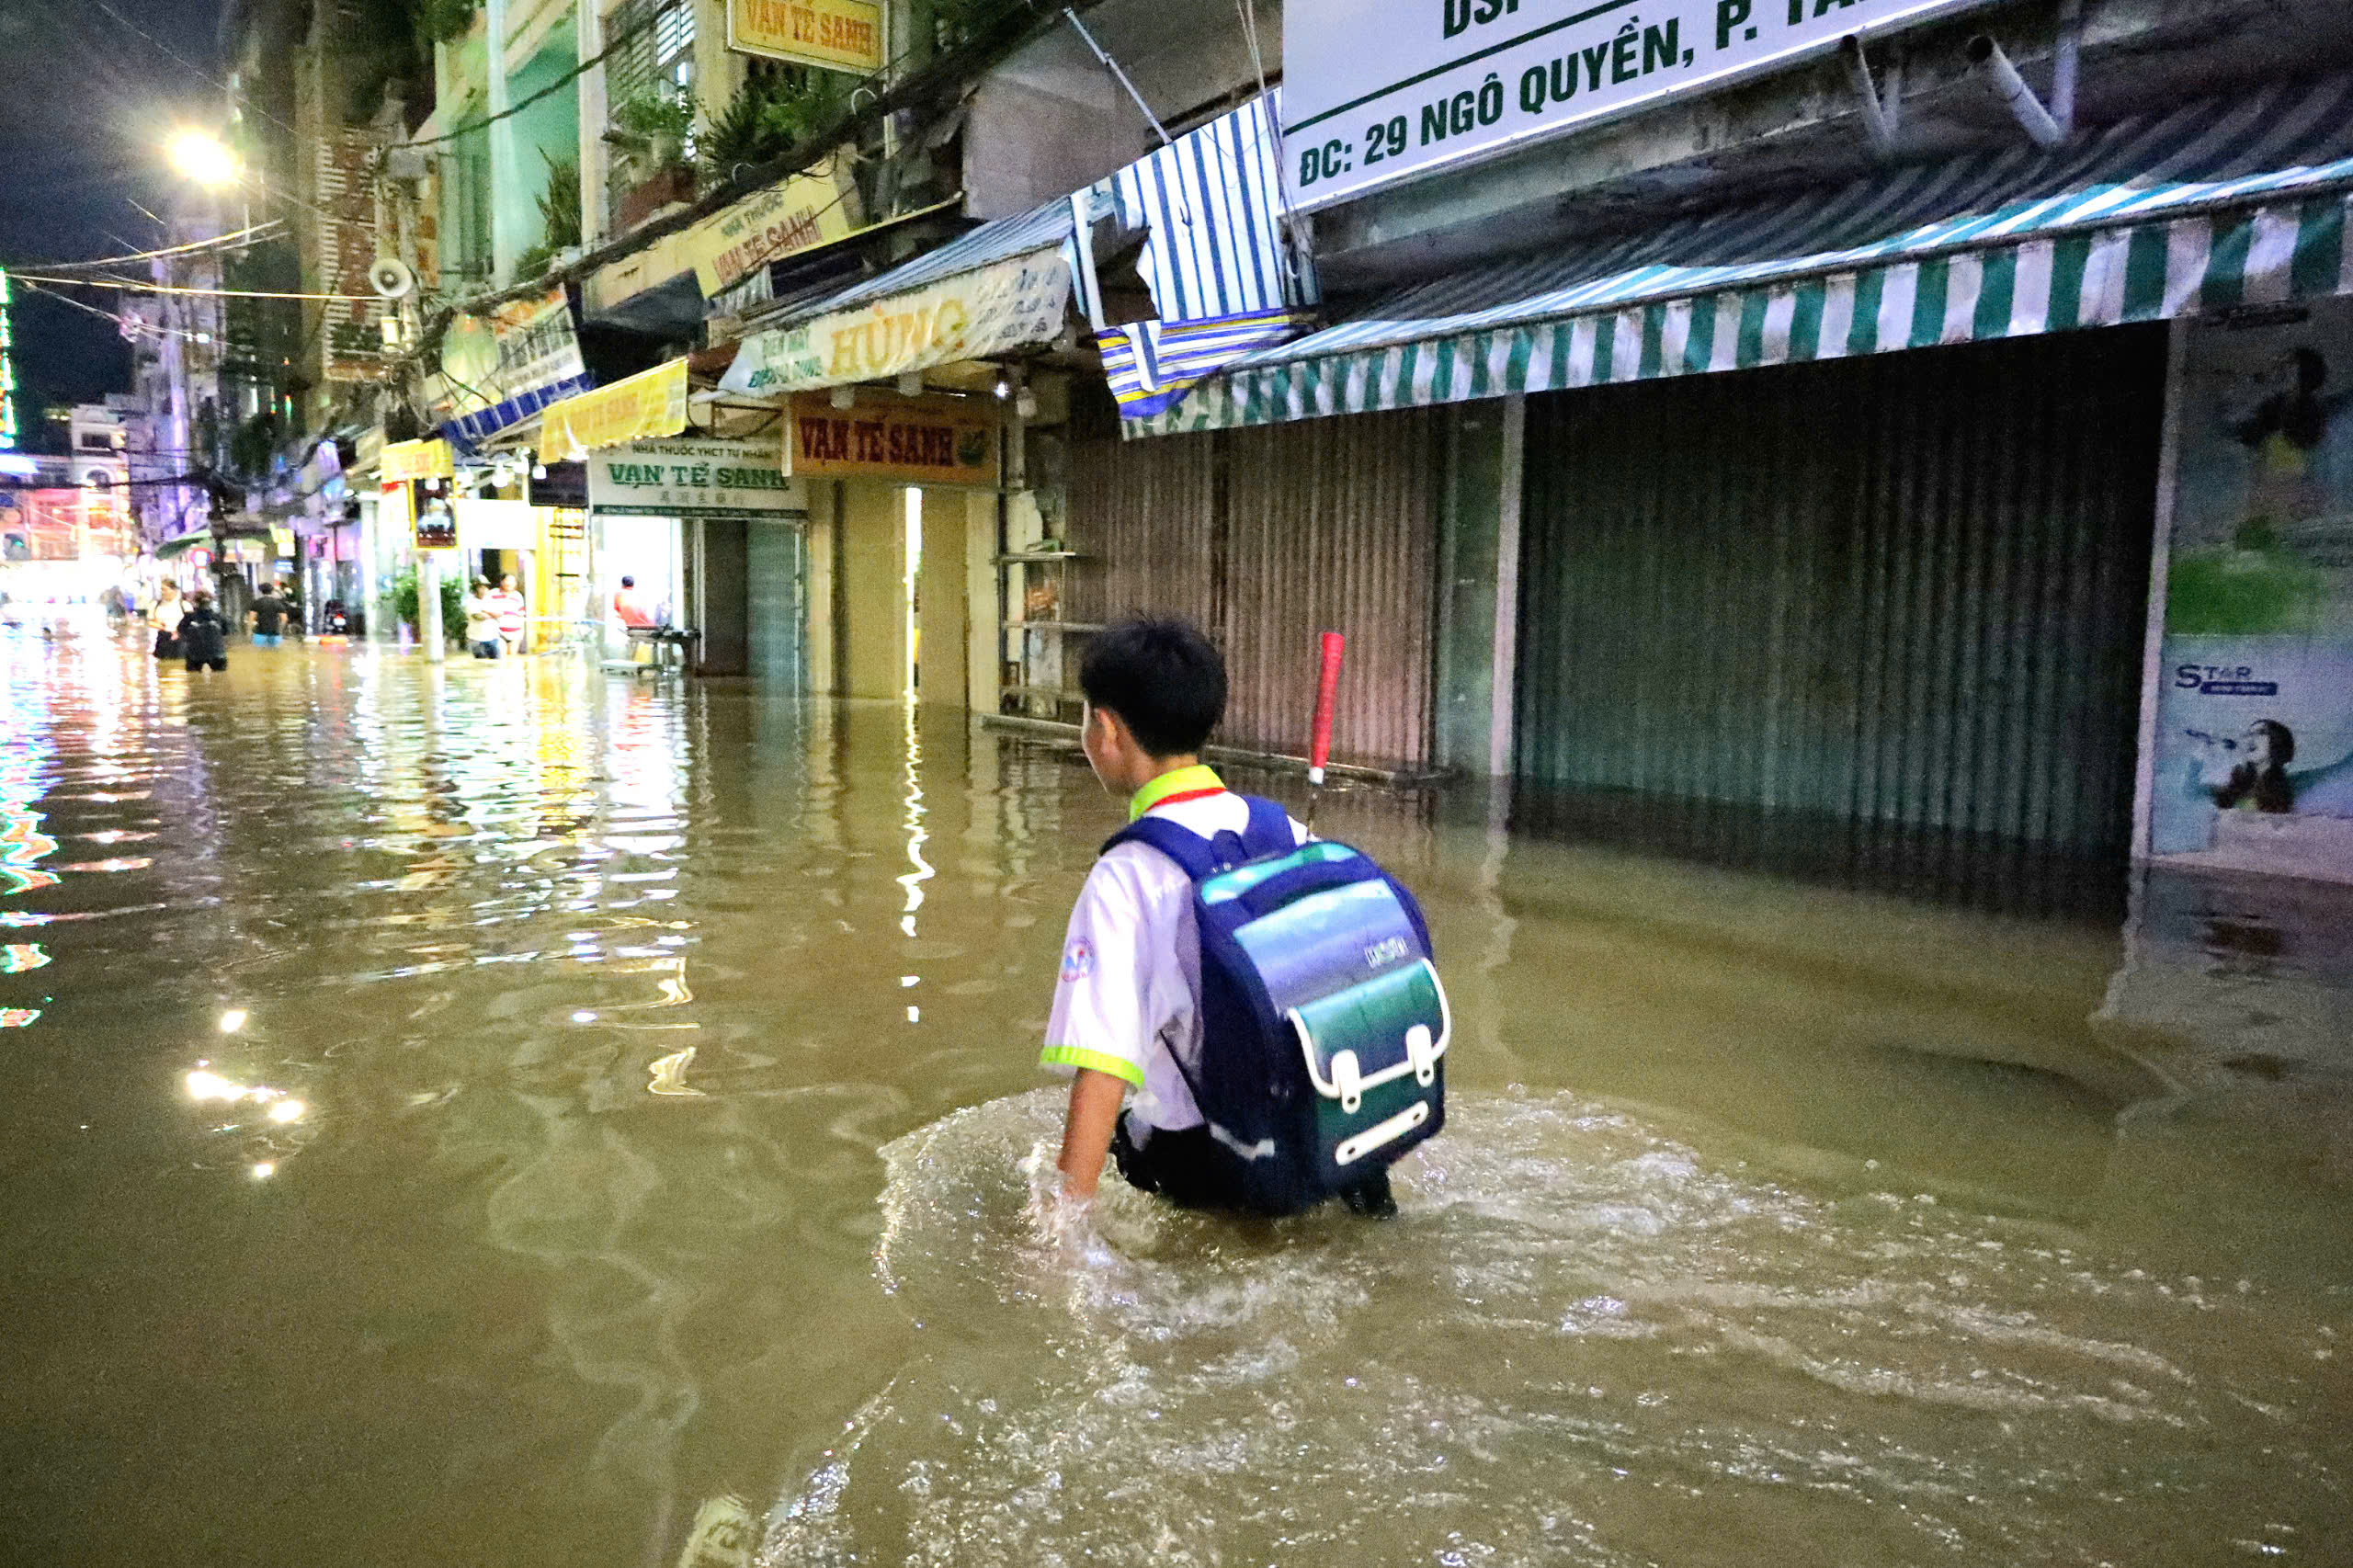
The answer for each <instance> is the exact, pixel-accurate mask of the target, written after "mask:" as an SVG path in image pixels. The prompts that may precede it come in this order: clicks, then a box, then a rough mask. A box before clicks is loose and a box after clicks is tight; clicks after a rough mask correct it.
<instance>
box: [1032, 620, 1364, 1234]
mask: <svg viewBox="0 0 2353 1568" xmlns="http://www.w3.org/2000/svg"><path fill="white" fill-rule="evenodd" d="M1079 688H1080V690H1081V692H1082V693H1083V694H1084V696H1085V698H1086V712H1085V717H1084V719H1083V721H1082V729H1081V739H1080V745H1081V748H1082V749H1083V750H1084V751H1085V752H1086V761H1087V765H1088V766H1089V767H1092V768H1093V769H1094V771H1095V777H1096V778H1097V779H1099V780H1100V781H1101V782H1102V784H1103V787H1104V788H1105V789H1107V790H1111V791H1112V792H1114V793H1115V794H1122V795H1126V796H1127V797H1128V814H1129V820H1130V822H1131V824H1132V823H1135V822H1138V821H1141V820H1142V819H1145V818H1147V817H1154V818H1160V819H1164V820H1166V821H1168V822H1171V823H1173V824H1176V826H1177V827H1180V828H1182V829H1183V830H1185V831H1186V832H1188V833H1190V834H1194V835H1198V836H1199V837H1200V838H1201V839H1203V840H1205V841H1206V840H1210V839H1212V838H1215V837H1216V836H1218V835H1237V836H1239V835H1244V834H1245V833H1246V832H1248V831H1249V830H1250V829H1251V827H1252V818H1253V812H1252V809H1251V803H1250V801H1248V800H1247V799H1246V798H1245V797H1244V796H1241V795H1237V794H1235V793H1233V791H1231V790H1228V789H1226V787H1225V783H1224V781H1223V780H1222V779H1221V778H1219V777H1218V776H1217V774H1216V773H1215V772H1214V771H1213V770H1211V768H1208V767H1203V766H1202V764H1201V757H1200V752H1201V748H1202V746H1203V745H1204V744H1206V743H1207V742H1208V740H1209V737H1210V733H1211V731H1213V730H1214V729H1215V728H1216V727H1217V724H1218V722H1219V720H1221V719H1222V718H1223V717H1224V715H1225V699H1226V676H1225V661H1224V659H1223V657H1222V656H1221V655H1220V654H1219V653H1218V651H1217V649H1216V648H1215V647H1214V646H1213V645H1212V644H1211V642H1210V641H1209V639H1207V638H1206V637H1204V636H1202V635H1201V633H1200V632H1199V631H1198V630H1196V629H1195V628H1193V627H1192V626H1190V625H1188V624H1186V623H1185V622H1182V621H1171V620H1131V621H1126V622H1123V623H1121V624H1120V625H1117V626H1114V627H1111V628H1109V629H1108V630H1107V631H1102V632H1100V633H1098V634H1097V636H1096V637H1095V638H1094V640H1093V641H1092V642H1091V643H1090V644H1089V646H1088V648H1087V653H1086V662H1085V664H1084V665H1082V666H1081V669H1080V672H1079ZM1273 816H1274V819H1275V821H1276V822H1277V823H1278V824H1282V825H1283V826H1284V827H1286V828H1287V830H1288V831H1287V832H1285V833H1283V834H1281V835H1279V836H1280V837H1285V838H1288V840H1289V842H1290V846H1294V847H1295V846H1298V845H1301V844H1304V843H1305V842H1307V829H1306V828H1305V827H1303V826H1302V825H1301V824H1299V823H1298V822H1296V821H1293V820H1291V819H1290V817H1288V816H1287V815H1285V814H1283V813H1282V812H1280V811H1279V810H1275V811H1273ZM1203 1048H1204V1041H1203V1029H1202V1017H1201V1008H1200V998H1199V931H1198V928H1197V925H1196V921H1195V918H1194V913H1193V882H1192V880H1191V878H1190V877H1188V875H1187V873H1186V871H1185V869H1183V868H1182V867H1181V866H1179V865H1178V864H1177V863H1176V861H1175V860H1173V859H1171V858H1169V857H1168V856H1166V855H1164V854H1162V853H1160V852H1159V851H1158V850H1155V849H1154V848H1152V847H1149V846H1146V845H1144V844H1142V843H1125V842H1123V843H1115V844H1114V845H1113V846H1112V847H1110V848H1109V849H1108V850H1106V851H1105V852H1104V854H1103V856H1102V857H1101V858H1099V859H1098V860H1097V861H1096V863H1095V869H1093V870H1092V871H1091V872H1089V873H1088V875H1087V879H1086V886H1085V887H1083V888H1082V889H1080V891H1079V895H1078V903H1077V905H1076V907H1074V909H1073V910H1072V911H1071V916H1070V926H1069V930H1068V932H1067V934H1066V936H1065V937H1064V941H1063V961H1062V971H1061V975H1060V978H1059V981H1058V983H1057V984H1056V985H1055V988H1054V1006H1053V1014H1052V1017H1051V1019H1050V1020H1049V1021H1048V1023H1047V1026H1046V1045H1045V1049H1044V1051H1042V1052H1041V1053H1040V1056H1039V1064H1040V1066H1043V1067H1046V1068H1048V1069H1050V1070H1053V1071H1059V1072H1065V1073H1069V1074H1072V1076H1073V1082H1072V1085H1071V1091H1070V1105H1069V1110H1068V1114H1067V1116H1066V1119H1065V1121H1064V1125H1063V1143H1062V1153H1061V1156H1060V1158H1059V1160H1058V1161H1057V1167H1058V1169H1059V1170H1060V1172H1061V1178H1062V1195H1063V1199H1065V1200H1067V1201H1071V1202H1074V1203H1086V1202H1089V1201H1091V1200H1092V1199H1093V1198H1094V1196H1095V1192H1096V1188H1097V1184H1098V1182H1099V1181H1100V1180H1101V1177H1102V1172H1103V1166H1104V1164H1105V1162H1106V1161H1107V1160H1113V1161H1116V1163H1117V1165H1118V1166H1119V1170H1120V1175H1121V1176H1123V1177H1125V1178H1126V1179H1127V1181H1128V1184H1129V1185H1130V1186H1131V1187H1137V1188H1140V1189H1141V1190H1142V1191H1145V1192H1152V1193H1157V1194H1159V1195H1161V1196H1162V1197H1165V1198H1166V1199H1168V1200H1169V1201H1171V1202H1173V1203H1176V1204H1178V1205H1180V1206H1182V1207H1186V1208H1221V1209H1223V1208H1239V1207H1245V1205H1243V1204H1240V1203H1237V1202H1236V1201H1235V1200H1234V1195H1233V1193H1231V1192H1229V1191H1227V1190H1226V1189H1225V1188H1224V1187H1222V1185H1221V1178H1220V1176H1219V1174H1218V1171H1217V1165H1218V1161H1217V1160H1216V1158H1215V1156H1214V1153H1213V1150H1212V1148H1211V1128H1210V1125H1209V1122H1208V1119H1207V1118H1205V1117H1204V1116H1203V1115H1202V1114H1201V1109H1200V1107H1199V1104H1198V1102H1197V1101H1196V1099H1195V1097H1194V1094H1193V1090H1192V1087H1191V1084H1190V1082H1188V1066H1189V1067H1190V1068H1191V1069H1192V1071H1193V1072H1195V1073H1198V1072H1199V1069H1200V1065H1201V1062H1202V1059H1203ZM1131 1096H1132V1097H1131ZM1123 1101H1124V1102H1126V1103H1125V1108H1124V1111H1123V1109H1122V1102H1123ZM1338 1196H1339V1197H1340V1198H1341V1199H1343V1200H1344V1201H1345V1202H1346V1204H1347V1207H1348V1209H1349V1210H1351V1211H1353V1212H1356V1213H1359V1214H1370V1215H1384V1216H1385V1215H1389V1214H1393V1213H1395V1212H1396V1203H1395V1200H1394V1199H1392V1197H1391V1194H1390V1186H1389V1173H1388V1170H1387V1169H1386V1167H1385V1166H1383V1167H1381V1168H1378V1169H1375V1170H1373V1171H1372V1172H1371V1173H1370V1175H1368V1176H1365V1177H1363V1178H1362V1179H1361V1180H1359V1181H1356V1182H1353V1183H1351V1184H1349V1185H1348V1186H1347V1187H1343V1188H1341V1189H1340V1191H1339V1192H1338Z"/></svg>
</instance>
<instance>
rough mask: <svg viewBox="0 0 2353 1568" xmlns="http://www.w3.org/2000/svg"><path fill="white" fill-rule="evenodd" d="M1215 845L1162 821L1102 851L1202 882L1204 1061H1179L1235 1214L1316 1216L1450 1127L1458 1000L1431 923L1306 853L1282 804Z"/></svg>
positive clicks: (1363, 869) (1383, 875)
mask: <svg viewBox="0 0 2353 1568" xmlns="http://www.w3.org/2000/svg"><path fill="white" fill-rule="evenodd" d="M1244 799H1245V802H1246V803H1247V804H1248V806H1249V808H1250V821H1249V825H1248V826H1247V827H1245V829H1244V830H1243V831H1242V832H1241V833H1240V834H1238V835H1237V834H1233V833H1221V834H1219V835H1217V836H1216V837H1214V838H1203V837H1202V836H1201V835H1199V834H1197V833H1193V832H1191V831H1189V830H1188V829H1187V828H1184V827H1181V826H1179V825H1178V824H1176V823H1173V822H1170V821H1168V820H1166V819H1165V818H1159V817H1152V816H1146V817H1143V818H1142V819H1140V820H1138V821H1136V822H1133V823H1131V824H1129V825H1128V826H1127V827H1126V828H1125V829H1123V830H1122V831H1120V833H1118V834H1116V835H1113V836H1112V837H1111V839H1110V840H1109V841H1108V843H1106V844H1105V845H1104V846H1103V849H1104V852H1105V853H1106V854H1108V853H1109V852H1110V851H1111V850H1112V849H1113V848H1115V847H1117V846H1120V845H1122V844H1129V843H1135V844H1142V845H1146V846H1150V847H1152V848H1154V849H1156V850H1158V851H1160V853H1162V854H1163V855H1165V856H1167V857H1168V858H1170V859H1171V860H1174V861H1175V862H1176V864H1177V866H1178V867H1180V868H1181V869H1183V870H1184V872H1185V875H1186V876H1187V877H1188V879H1190V881H1192V884H1193V918H1194V921H1195V924H1196V926H1197V927H1198V928H1199V933H1200V996H1199V1005H1200V1017H1201V1054H1200V1060H1199V1062H1184V1061H1182V1060H1181V1059H1180V1060H1179V1061H1178V1062H1177V1067H1178V1069H1179V1070H1180V1071H1181V1072H1182V1073H1183V1074H1184V1076H1185V1082H1186V1085H1188V1087H1189V1088H1191V1090H1192V1091H1193V1099H1194V1101H1195V1103H1196V1104H1198V1105H1199V1107H1200V1110H1201V1115H1202V1116H1203V1117H1204V1118H1205V1119H1207V1120H1208V1122H1209V1131H1210V1142H1209V1145H1208V1147H1209V1148H1210V1150H1211V1153H1210V1156H1209V1157H1210V1158H1211V1159H1213V1160H1215V1161H1216V1162H1218V1169H1217V1170H1216V1171H1215V1172H1213V1173H1211V1175H1212V1176H1213V1178H1214V1180H1215V1182H1216V1185H1217V1188H1218V1190H1220V1191H1221V1192H1223V1193H1225V1194H1227V1195H1228V1198H1227V1201H1228V1202H1229V1203H1230V1204H1231V1206H1232V1207H1233V1208H1236V1209H1242V1210H1249V1211H1251V1212H1255V1213H1260V1214H1291V1213H1296V1212H1298V1211H1299V1210H1303V1209H1308V1208H1312V1207H1313V1206H1314V1205H1315V1204H1317V1203H1320V1202H1322V1201H1323V1200H1324V1199H1326V1198H1329V1197H1331V1196H1332V1195H1333V1194H1334V1193H1336V1192H1338V1191H1340V1190H1341V1189H1342V1188H1344V1187H1351V1186H1354V1185H1355V1184H1356V1183H1358V1182H1359V1181H1362V1180H1363V1179H1364V1178H1365V1177H1367V1176H1371V1175H1373V1174H1374V1173H1375V1172H1378V1171H1381V1170H1382V1169H1385V1168H1386V1167H1387V1166H1388V1165H1391V1164H1392V1163H1393V1162H1394V1161H1395V1160H1396V1159H1397V1157H1398V1156H1399V1155H1401V1154H1403V1153H1405V1152H1406V1151H1407V1150H1408V1149H1411V1148H1413V1147H1414V1146H1415V1144H1417V1143H1419V1142H1423V1141H1424V1140H1425V1139H1427V1138H1429V1137H1431V1136H1432V1135H1433V1134H1435V1133H1436V1132H1437V1131H1438V1129H1439V1128H1440V1127H1442V1126H1444V1125H1445V1123H1446V1074H1445V1066H1444V1061H1443V1059H1444V1057H1445V1055H1446V1047H1447V1039H1448V1035H1449V1028H1450V1022H1451V1020H1450V1017H1449V1013H1448V1010H1447V1003H1446V991H1445V988H1444V987H1443V986H1441V985H1440V984H1439V983H1438V969H1437V967H1436V966H1435V965H1434V964H1433V963H1432V962H1431V960H1430V939H1429V931H1428V929H1427V927H1426V926H1424V925H1423V923H1422V912H1421V908H1420V906H1419V905H1417V904H1416V903H1415V902H1414V895H1413V894H1411V893H1409V892H1406V891H1405V889H1404V887H1403V886H1401V885H1400V884H1399V883H1398V882H1397V881H1396V880H1395V879H1393V878H1392V877H1391V876H1390V875H1389V874H1388V873H1387V872H1386V871H1383V870H1382V869H1381V868H1380V867H1379V866H1378V865H1376V864H1374V863H1373V861H1372V859H1371V858H1370V857H1369V856H1367V855H1364V854H1361V853H1359V852H1358V851H1357V850H1354V849H1351V848H1349V847H1348V846H1347V845H1345V844H1336V843H1333V842H1331V841H1330V840H1328V839H1315V840H1313V841H1311V842H1309V843H1306V844H1296V843H1294V842H1293V838H1292V834H1291V827H1290V816H1289V814H1288V813H1287V812H1284V810H1283V808H1282V807H1281V806H1280V805H1279V804H1278V803H1276V802H1275V801H1262V800H1257V799H1255V798H1252V797H1247V796H1245V797H1244Z"/></svg>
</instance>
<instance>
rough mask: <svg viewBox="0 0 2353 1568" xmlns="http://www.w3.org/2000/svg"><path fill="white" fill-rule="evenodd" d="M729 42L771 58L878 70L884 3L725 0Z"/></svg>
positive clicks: (746, 51)
mask: <svg viewBox="0 0 2353 1568" xmlns="http://www.w3.org/2000/svg"><path fill="white" fill-rule="evenodd" d="M727 47H728V48H730V49H733V50H740V51H743V52H744V53H745V54H759V55H766V56H767V58H769V59H771V60H797V61H800V62H802V63H803V64H808V65H824V66H831V67H834V68H835V69H847V70H851V71H868V72H872V71H880V70H881V69H882V61H883V53H882V7H881V6H876V5H871V4H870V3H869V0H727Z"/></svg>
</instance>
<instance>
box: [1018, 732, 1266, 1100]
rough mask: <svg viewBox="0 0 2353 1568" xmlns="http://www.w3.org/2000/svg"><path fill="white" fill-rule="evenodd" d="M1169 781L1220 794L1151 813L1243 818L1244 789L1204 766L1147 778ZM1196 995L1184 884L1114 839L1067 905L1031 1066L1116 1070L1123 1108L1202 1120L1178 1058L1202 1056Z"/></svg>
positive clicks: (1212, 831)
mask: <svg viewBox="0 0 2353 1568" xmlns="http://www.w3.org/2000/svg"><path fill="white" fill-rule="evenodd" d="M1167 782H1175V783H1176V786H1177V788H1178V789H1179V790H1189V789H1197V788H1217V789H1218V790H1220V793H1218V794H1215V795H1209V796H1204V797H1201V798H1199V799H1196V800H1179V801H1164V802H1162V803H1161V804H1158V805H1154V807H1153V808H1152V809H1151V812H1149V814H1150V815H1152V816H1155V817H1161V818H1164V819H1165V820H1167V821H1169V822H1173V823H1175V824H1177V825H1178V826H1180V827H1184V828H1188V829H1189V830H1190V831H1192V832H1194V833H1197V834H1199V835H1201V836H1202V837H1204V838H1208V837H1211V836H1213V835H1216V834H1218V833H1221V832H1229V831H1230V832H1233V833H1237V834H1238V833H1240V832H1241V831H1242V830H1243V828H1244V827H1245V825H1247V824H1248V823H1249V820H1250V808H1249V806H1248V805H1247V804H1245V802H1244V800H1243V798H1242V797H1241V796H1239V795H1235V794H1230V793H1226V792H1224V791H1223V787H1222V784H1220V783H1219V781H1218V779H1217V776H1216V775H1215V774H1214V773H1211V772H1210V770H1209V769H1207V768H1202V769H1200V770H1199V772H1198V773H1195V772H1194V771H1193V770H1191V769H1188V770H1186V773H1185V775H1183V776H1181V777H1180V776H1171V778H1170V779H1169V780H1167V781H1163V780H1155V781H1154V784H1155V785H1158V786H1160V787H1161V788H1160V790H1159V792H1163V793H1165V792H1168V791H1167V789H1166V783H1167ZM1151 792H1153V787H1152V786H1147V793H1151ZM1290 829H1291V838H1292V841H1293V842H1294V843H1300V844H1303V843H1305V842H1306V841H1307V830H1306V829H1305V828H1304V827H1302V826H1301V825H1300V824H1298V823H1297V822H1296V821H1294V822H1292V823H1291V824H1290ZM1199 994H1200V941H1199V936H1198V934H1197V932H1196V931H1195V928H1194V924H1193V884H1192V882H1191V881H1189V880H1188V878H1187V877H1186V875H1185V873H1184V871H1183V869H1181V868H1179V867H1178V866H1177V864H1176V861H1174V860H1171V859H1170V858H1168V857H1167V856H1165V855H1163V854H1162V853H1161V852H1160V851H1159V850H1157V849H1154V848H1153V847H1152V846H1149V845H1144V844H1122V845H1120V846H1119V847H1118V848H1116V849H1114V850H1112V851H1111V852H1110V853H1109V854H1108V855H1106V856H1104V857H1102V858H1100V859H1098V860H1097V861H1096V862H1095V869H1093V870H1091V871H1089V872H1088V873H1087V874H1086V885H1085V886H1084V887H1082V888H1080V889H1079V892H1078V903H1077V904H1076V905H1075V906H1074V908H1073V909H1072V910H1071V912H1070V929H1069V931H1068V933H1067V934H1066V935H1065V936H1064V937H1063V962H1062V974H1061V976H1060V978H1059V980H1058V981H1057V982H1056V983H1055V986H1054V1010H1053V1016H1052V1017H1051V1020H1050V1021H1049V1022H1048V1023H1047V1025H1046V1049H1045V1050H1044V1051H1042V1052H1040V1055H1039V1058H1038V1061H1039V1064H1040V1066H1043V1067H1046V1068H1048V1069H1049V1070H1051V1071H1054V1072H1058V1073H1062V1074H1071V1073H1074V1072H1075V1071H1076V1070H1077V1069H1079V1068H1081V1067H1091V1068H1093V1069H1095V1070H1096V1071H1097V1072H1098V1073H1108V1074H1111V1075H1112V1076H1114V1077H1116V1078H1120V1079H1123V1080H1124V1081H1126V1082H1127V1083H1128V1084H1129V1085H1131V1090H1132V1092H1131V1095H1130V1096H1129V1101H1128V1110H1129V1114H1130V1115H1131V1116H1133V1117H1134V1118H1135V1119H1137V1120H1138V1121H1140V1122H1142V1123H1143V1124H1144V1125H1145V1126H1146V1127H1152V1128H1159V1129H1162V1130H1164V1131H1170V1132H1176V1131H1182V1130H1183V1129H1185V1128H1188V1127H1199V1126H1200V1125H1201V1120H1202V1118H1201V1112H1200V1108H1199V1107H1198V1106H1196V1105H1195V1104H1194V1103H1193V1091H1192V1089H1191V1088H1190V1087H1189V1086H1188V1085H1187V1084H1186V1082H1185V1075H1184V1074H1183V1072H1182V1071H1180V1070H1179V1069H1178V1067H1177V1061H1178V1059H1179V1057H1180V1056H1181V1058H1182V1059H1183V1060H1184V1062H1186V1063H1187V1064H1188V1065H1190V1064H1192V1063H1195V1062H1199V1060H1200V1054H1201V1019H1200V1010H1199V1001H1198V998H1199Z"/></svg>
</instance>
